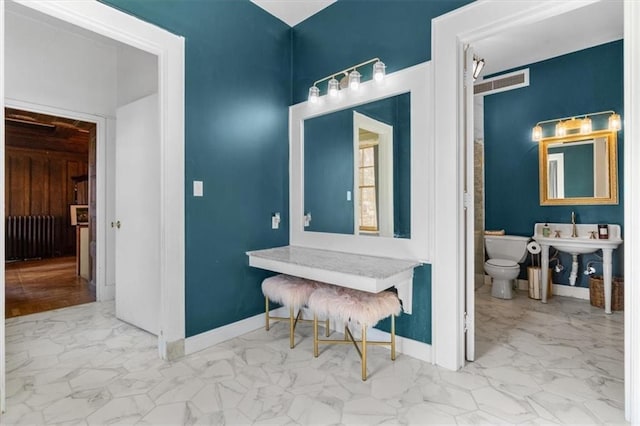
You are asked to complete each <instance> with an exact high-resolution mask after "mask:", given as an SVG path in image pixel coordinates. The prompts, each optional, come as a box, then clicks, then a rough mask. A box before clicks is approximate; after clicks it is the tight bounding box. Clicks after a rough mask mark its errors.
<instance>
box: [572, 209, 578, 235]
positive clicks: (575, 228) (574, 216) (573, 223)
mask: <svg viewBox="0 0 640 426" xmlns="http://www.w3.org/2000/svg"><path fill="white" fill-rule="evenodd" d="M571 225H573V226H572V227H571V237H572V238H576V237H577V236H578V227H577V226H576V212H571Z"/></svg>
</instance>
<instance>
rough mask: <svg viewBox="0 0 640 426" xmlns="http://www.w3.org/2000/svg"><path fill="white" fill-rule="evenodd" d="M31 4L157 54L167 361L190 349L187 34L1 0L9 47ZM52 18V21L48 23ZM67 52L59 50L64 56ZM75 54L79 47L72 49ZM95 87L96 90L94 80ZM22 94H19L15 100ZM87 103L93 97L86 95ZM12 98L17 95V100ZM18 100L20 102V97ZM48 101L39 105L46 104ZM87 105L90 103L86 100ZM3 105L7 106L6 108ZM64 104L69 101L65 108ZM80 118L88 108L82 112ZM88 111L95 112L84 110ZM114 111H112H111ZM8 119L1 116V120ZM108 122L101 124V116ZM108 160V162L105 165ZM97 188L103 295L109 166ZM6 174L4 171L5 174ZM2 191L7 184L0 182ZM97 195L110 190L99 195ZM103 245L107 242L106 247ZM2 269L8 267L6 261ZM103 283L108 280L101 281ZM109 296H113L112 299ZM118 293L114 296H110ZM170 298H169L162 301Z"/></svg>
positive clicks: (84, 7) (103, 13)
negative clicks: (14, 15)
mask: <svg viewBox="0 0 640 426" xmlns="http://www.w3.org/2000/svg"><path fill="white" fill-rule="evenodd" d="M17 4H19V5H20V6H21V7H25V8H28V9H29V10H31V11H32V12H38V13H43V14H45V15H47V16H48V18H47V19H51V18H57V19H59V20H60V21H63V22H64V23H65V24H64V25H73V26H76V27H79V28H81V29H82V31H85V34H87V33H93V34H98V35H99V36H102V37H106V38H109V39H111V40H116V41H117V42H121V43H123V44H125V45H127V46H131V47H134V48H137V49H140V50H143V51H145V52H148V53H150V54H152V55H155V57H156V58H157V61H156V66H157V69H158V81H159V84H158V91H159V97H158V99H159V101H158V103H159V106H160V114H159V116H160V139H159V141H158V144H157V150H158V162H159V163H160V164H159V165H160V168H161V169H162V171H163V176H162V179H161V181H160V182H159V184H160V188H161V194H160V206H159V209H158V210H157V211H153V212H150V213H149V214H154V215H157V216H158V217H161V218H162V221H161V228H160V229H159V234H160V239H161V242H162V243H161V245H160V247H159V248H158V250H159V252H160V265H159V266H158V267H159V268H160V269H161V275H160V282H159V287H160V315H159V323H160V336H159V338H158V348H159V354H160V356H161V357H163V358H165V359H166V358H169V357H171V358H173V357H178V356H180V355H181V353H184V351H183V349H182V351H181V350H180V348H181V347H182V348H183V347H184V346H183V342H184V208H176V205H180V206H183V205H184V203H183V200H184V39H183V38H182V37H178V36H175V35H173V34H170V33H169V32H167V31H165V30H162V29H160V28H158V27H154V26H152V25H149V24H147V23H146V22H143V21H141V20H139V19H137V18H134V17H132V16H129V15H127V14H125V13H122V12H120V11H118V10H116V9H114V8H111V7H109V6H106V5H104V4H101V3H99V2H81V3H78V2H66V1H56V0H52V1H47V2H22V1H19V0H18V1H13V2H0V46H4V44H5V23H6V22H5V16H6V13H5V11H6V8H8V6H7V5H17ZM47 22H48V21H47ZM61 52H64V51H59V52H58V53H61ZM5 53H6V50H5V49H4V48H2V49H0V63H1V64H2V65H3V66H2V67H0V99H2V101H3V102H5V100H6V99H7V90H6V89H7V86H6V85H5V77H6V76H7V72H6V67H7V66H8V63H7V61H6V60H5ZM72 53H73V51H72ZM90 87H95V85H93V86H91V85H90ZM15 99H17V98H15ZM85 100H89V98H85ZM11 102H12V103H13V102H14V101H13V100H12V101H11ZM16 102H18V103H19V102H20V101H16ZM44 105H47V103H44V102H42V103H40V104H39V106H40V107H42V108H43V109H46V108H47V107H46V106H44ZM85 106H86V104H85ZM3 107H4V105H3ZM61 108H62V109H65V107H64V106H62V107H61ZM66 109H67V110H68V111H73V112H77V111H79V110H85V111H94V109H92V108H80V109H78V108H73V107H67V108H66ZM79 114H81V115H82V113H79ZM0 115H2V116H4V109H3V108H0ZM84 115H89V114H84ZM106 116H108V114H106ZM2 118H3V117H2ZM98 119H99V120H98V121H97V125H98V134H99V135H103V136H104V137H105V138H106V137H107V136H109V135H113V134H114V133H115V132H114V127H113V126H114V123H113V120H111V119H109V118H106V119H105V118H104V117H98ZM100 120H102V121H100ZM105 145H106V144H103V145H102V148H101V147H100V146H98V152H97V156H98V162H100V161H101V160H100V159H101V158H102V159H104V161H108V159H107V157H108V152H107V150H106V146H105ZM0 150H1V152H0V157H2V158H0V159H1V160H2V161H4V129H3V128H2V131H1V132H0ZM105 164H106V163H105ZM98 171H99V173H98V175H97V178H96V185H97V191H96V193H97V194H98V199H97V200H96V206H97V209H98V212H103V213H104V214H103V215H100V214H98V218H97V221H96V224H97V241H103V242H105V244H104V246H102V244H101V245H98V247H96V258H97V262H96V263H97V265H96V267H97V271H96V279H97V286H96V288H97V295H98V299H100V298H101V294H100V293H101V291H104V292H107V291H108V288H107V285H106V282H107V280H108V270H109V267H108V265H107V259H108V258H110V257H111V258H112V257H113V256H112V255H109V254H108V253H106V250H107V249H108V248H109V247H113V241H111V242H109V241H106V239H107V238H108V235H109V232H108V229H110V228H109V227H108V223H109V222H108V221H109V220H112V219H114V218H113V212H110V211H108V209H107V205H108V204H109V201H111V202H112V200H113V199H111V200H109V198H108V197H107V194H106V190H107V188H108V187H107V182H106V179H107V176H108V174H107V172H106V170H105V168H102V172H100V168H98ZM1 178H2V179H4V176H2V177H1ZM0 188H2V190H4V182H2V184H1V185H0ZM99 194H104V196H103V197H102V198H101V197H100V195H99ZM0 245H1V246H2V247H4V230H3V231H1V232H0ZM101 246H102V247H101ZM2 267H4V265H2ZM0 276H1V277H2V278H1V283H0V289H2V290H4V274H0ZM100 280H103V282H104V283H105V285H104V286H101V285H100ZM108 296H110V295H109V294H107V298H108ZM111 297H112V295H111ZM169 301H170V302H169ZM163 302H164V303H163ZM0 309H4V298H1V299H0ZM5 389H6V388H5V334H4V321H3V322H2V324H0V410H3V409H4V403H5Z"/></svg>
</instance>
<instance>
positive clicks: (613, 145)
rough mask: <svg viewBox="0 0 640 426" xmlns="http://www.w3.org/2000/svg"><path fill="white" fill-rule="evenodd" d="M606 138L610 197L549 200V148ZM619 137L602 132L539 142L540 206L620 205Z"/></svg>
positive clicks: (559, 137)
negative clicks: (553, 145)
mask: <svg viewBox="0 0 640 426" xmlns="http://www.w3.org/2000/svg"><path fill="white" fill-rule="evenodd" d="M599 137H606V138H607V150H608V153H609V197H573V198H549V193H548V191H549V182H548V178H547V176H548V173H549V171H548V169H547V159H548V147H549V145H552V144H558V143H568V142H576V141H580V140H585V139H592V138H594V139H595V138H599ZM617 148H618V137H617V131H612V130H600V131H595V132H591V133H580V134H577V133H576V134H568V135H566V136H554V137H550V138H543V139H541V140H540V142H539V155H538V157H539V169H538V170H539V184H540V205H542V206H566V205H591V204H618V151H617Z"/></svg>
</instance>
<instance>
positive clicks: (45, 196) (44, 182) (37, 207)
mask: <svg viewBox="0 0 640 426" xmlns="http://www.w3.org/2000/svg"><path fill="white" fill-rule="evenodd" d="M29 168H30V176H29V180H30V181H31V182H32V185H31V186H30V188H29V189H30V194H29V202H30V206H29V215H31V216H34V215H45V214H49V202H48V201H49V193H48V189H49V188H48V183H49V160H48V159H47V158H44V157H40V156H34V157H31V158H30V167H29Z"/></svg>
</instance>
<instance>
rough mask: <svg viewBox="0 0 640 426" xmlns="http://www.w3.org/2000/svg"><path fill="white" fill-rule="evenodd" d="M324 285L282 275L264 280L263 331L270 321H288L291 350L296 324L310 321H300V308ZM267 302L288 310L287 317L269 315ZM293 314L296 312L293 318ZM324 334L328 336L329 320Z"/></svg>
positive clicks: (267, 328) (293, 343)
mask: <svg viewBox="0 0 640 426" xmlns="http://www.w3.org/2000/svg"><path fill="white" fill-rule="evenodd" d="M324 285H325V284H322V283H318V282H316V281H311V280H307V279H304V278H300V277H294V276H291V275H284V274H281V275H275V276H273V277H269V278H266V279H265V280H264V281H262V294H264V299H265V329H266V330H267V331H269V326H270V323H269V321H270V320H289V346H290V347H291V348H293V347H294V346H295V339H294V332H295V328H296V325H297V323H298V322H302V321H304V322H311V321H312V320H304V319H302V308H304V307H305V306H306V305H307V302H308V301H309V296H310V295H311V293H313V291H315V290H316V289H318V288H320V287H321V286H324ZM269 301H272V302H275V303H278V304H280V305H282V306H285V307H287V308H289V317H277V316H272V315H270V313H269ZM294 312H297V314H296V315H295V316H294ZM326 334H327V336H328V335H329V320H327V321H326Z"/></svg>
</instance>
